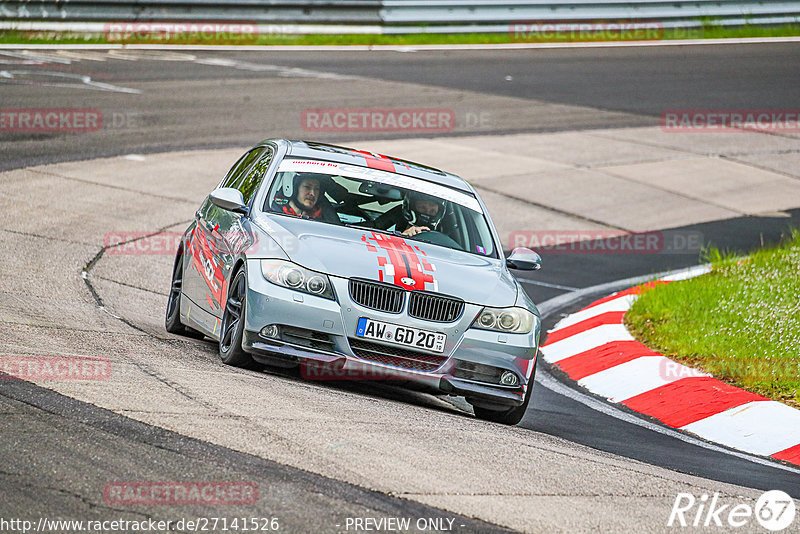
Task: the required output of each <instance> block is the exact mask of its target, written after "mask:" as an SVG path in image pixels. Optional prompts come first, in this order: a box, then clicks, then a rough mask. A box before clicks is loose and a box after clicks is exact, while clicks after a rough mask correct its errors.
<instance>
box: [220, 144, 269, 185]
mask: <svg viewBox="0 0 800 534" xmlns="http://www.w3.org/2000/svg"><path fill="white" fill-rule="evenodd" d="M264 150H265V148H264V147H263V146H262V147H258V148H254V149H253V150H251V151H250V152H248V153H247V154H245V155H244V156H242V157H241V158H239V161H237V162H236V165H234V166H233V167H231V170H230V171H228V175H227V176H225V179H224V180H222V183H221V184H220V185H219V186H220V187H236V184H237V183H239V182H240V181H241V178H242V174H243V173H244V172H245V171H246V170H247V169H248V168H249V167H250V165H252V164H253V162H254V161H255V160H256V159H258V157H259V156H260V155H261V154H262V153H263V152H264Z"/></svg>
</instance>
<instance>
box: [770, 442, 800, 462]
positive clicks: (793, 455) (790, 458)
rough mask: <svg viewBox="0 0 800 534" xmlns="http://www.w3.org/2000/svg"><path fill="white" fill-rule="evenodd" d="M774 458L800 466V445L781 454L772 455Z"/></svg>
mask: <svg viewBox="0 0 800 534" xmlns="http://www.w3.org/2000/svg"><path fill="white" fill-rule="evenodd" d="M772 457H773V458H775V459H776V460H783V461H785V462H791V463H793V464H797V465H800V445H795V446H794V447H789V448H788V449H786V450H783V451H781V452H776V453H775V454H773V455H772Z"/></svg>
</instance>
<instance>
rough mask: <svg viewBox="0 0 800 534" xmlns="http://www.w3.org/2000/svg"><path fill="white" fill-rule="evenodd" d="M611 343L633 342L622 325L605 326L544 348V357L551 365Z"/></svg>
mask: <svg viewBox="0 0 800 534" xmlns="http://www.w3.org/2000/svg"><path fill="white" fill-rule="evenodd" d="M611 341H633V336H631V335H630V334H629V333H628V331H627V330H626V329H625V326H623V325H621V324H604V325H600V326H597V327H595V328H591V329H589V330H586V331H584V332H581V333H579V334H575V335H574V336H570V337H568V338H565V339H562V340H561V341H556V342H555V343H553V344H552V345H545V346H544V347H542V356H544V359H545V360H546V361H548V362H550V363H554V362H558V361H561V360H563V359H564V358H569V357H570V356H574V355H576V354H579V353H581V352H584V351H587V350H589V349H593V348H596V347H599V346H600V345H605V344H606V343H609V342H611Z"/></svg>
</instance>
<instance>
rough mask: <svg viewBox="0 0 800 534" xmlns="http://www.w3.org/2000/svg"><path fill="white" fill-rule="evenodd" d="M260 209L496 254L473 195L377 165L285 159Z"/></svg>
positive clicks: (490, 234)
mask: <svg viewBox="0 0 800 534" xmlns="http://www.w3.org/2000/svg"><path fill="white" fill-rule="evenodd" d="M264 211H267V212H273V213H279V214H282V215H288V216H294V217H303V218H307V219H311V220H315V221H319V222H321V223H327V224H335V225H346V226H354V227H359V228H365V229H367V228H368V229H372V230H376V231H380V232H385V233H394V234H398V235H403V237H405V238H409V239H415V240H418V241H424V242H426V243H432V244H435V245H440V246H443V247H447V248H450V249H454V250H460V251H464V252H469V253H471V254H476V255H479V256H488V257H492V258H496V257H497V248H496V247H495V245H494V240H493V239H492V232H491V231H490V229H489V224H488V222H487V220H486V217H485V216H484V214H483V210H482V208H481V205H480V203H479V202H478V200H477V198H475V196H473V195H471V194H469V193H466V192H463V191H459V190H456V189H453V188H450V187H446V186H443V185H439V184H435V183H432V182H427V181H425V180H420V179H417V178H412V177H410V176H404V175H401V174H396V173H393V172H388V171H383V170H379V169H371V168H367V167H360V166H358V165H348V164H344V163H336V162H328V161H320V160H304V159H286V160H284V161H282V162H281V165H280V167H279V168H278V172H277V175H276V176H275V179H274V180H273V182H272V185H271V187H270V191H269V194H268V195H267V199H266V202H265V204H264ZM404 232H405V233H404Z"/></svg>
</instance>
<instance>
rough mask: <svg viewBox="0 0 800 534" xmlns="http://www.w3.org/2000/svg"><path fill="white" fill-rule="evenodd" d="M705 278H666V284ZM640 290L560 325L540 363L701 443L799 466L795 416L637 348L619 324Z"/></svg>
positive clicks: (799, 425)
mask: <svg viewBox="0 0 800 534" xmlns="http://www.w3.org/2000/svg"><path fill="white" fill-rule="evenodd" d="M705 272H708V268H703V269H696V270H694V271H691V272H688V273H681V274H680V275H677V276H672V277H667V278H664V279H662V280H660V281H658V282H651V284H652V283H666V282H670V281H675V280H679V279H683V278H688V277H691V276H697V275H699V274H704V273H705ZM639 292H640V286H637V287H633V288H630V289H627V290H625V291H620V292H618V293H614V294H613V295H610V296H607V297H604V298H602V299H600V300H597V301H595V302H593V303H592V304H590V305H589V306H587V307H586V308H584V309H582V310H580V311H578V312H576V313H574V314H572V315H570V316H568V317H565V318H564V319H562V320H561V321H559V322H558V323H557V324H556V325H555V327H553V329H552V330H550V332H549V333H548V335H547V342H546V343H545V344H544V345H543V346H542V357H543V358H544V360H545V361H547V362H549V363H550V364H552V365H553V366H555V367H558V368H560V369H561V370H562V371H564V372H565V373H566V374H567V376H569V378H570V379H572V380H575V381H576V382H577V383H578V384H579V385H581V386H583V387H584V388H586V389H588V390H589V391H591V392H592V393H595V394H597V395H600V396H603V397H605V398H607V399H608V400H609V401H610V402H612V403H620V404H623V405H625V406H627V407H628V408H630V409H631V410H634V411H636V412H639V413H642V414H644V415H648V416H651V417H654V418H656V419H658V420H659V421H661V422H662V423H664V424H665V425H667V426H669V427H672V428H675V429H678V430H681V431H686V432H690V433H692V434H694V435H696V436H698V437H700V438H703V439H706V440H708V441H712V442H715V443H719V444H722V445H725V446H727V447H731V448H733V449H737V450H741V451H745V452H748V453H751V454H755V455H759V456H769V457H772V458H774V459H777V460H783V461H786V462H789V463H792V464H796V465H800V410H796V409H794V408H791V407H790V406H787V405H786V404H782V403H780V402H776V401H772V400H770V399H767V398H765V397H762V396H760V395H756V394H755V393H750V392H749V391H745V390H743V389H740V388H737V387H734V386H731V385H729V384H726V383H724V382H721V381H719V380H717V379H715V378H713V377H711V376H710V375H708V374H705V373H701V372H699V371H697V370H696V369H692V368H690V367H686V366H684V365H681V364H679V363H677V362H674V361H672V360H670V359H669V358H667V357H665V356H663V355H661V354H659V353H657V352H654V351H652V350H650V349H648V348H647V347H646V346H644V345H643V344H642V343H639V342H638V341H636V340H635V339H634V338H633V336H631V334H630V333H629V332H628V330H627V329H626V328H625V325H624V324H623V318H624V316H625V312H626V311H627V310H628V309H629V308H630V307H631V305H632V304H633V302H634V301H635V300H636V298H637V295H638V293H639Z"/></svg>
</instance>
